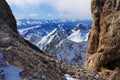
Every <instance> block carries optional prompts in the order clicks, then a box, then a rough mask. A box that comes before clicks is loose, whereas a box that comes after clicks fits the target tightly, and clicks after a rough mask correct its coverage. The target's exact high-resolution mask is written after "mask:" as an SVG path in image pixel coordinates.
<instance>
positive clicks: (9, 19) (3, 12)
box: [0, 0, 17, 32]
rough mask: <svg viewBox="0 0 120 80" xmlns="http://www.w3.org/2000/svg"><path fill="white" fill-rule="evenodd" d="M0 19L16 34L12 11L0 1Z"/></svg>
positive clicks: (2, 0) (3, 0)
mask: <svg viewBox="0 0 120 80" xmlns="http://www.w3.org/2000/svg"><path fill="white" fill-rule="evenodd" d="M0 19H1V20H2V21H3V22H4V23H6V24H7V25H8V26H9V27H10V28H11V29H12V30H13V31H14V32H17V28H16V20H15V17H14V16H13V15H12V11H11V10H10V7H9V6H8V4H7V3H6V2H5V0H0Z"/></svg>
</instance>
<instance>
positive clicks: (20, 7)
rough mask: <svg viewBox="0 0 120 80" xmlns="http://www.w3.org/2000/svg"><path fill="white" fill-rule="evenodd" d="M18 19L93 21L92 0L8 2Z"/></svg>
mask: <svg viewBox="0 0 120 80" xmlns="http://www.w3.org/2000/svg"><path fill="white" fill-rule="evenodd" d="M6 1H7V2H8V3H9V5H10V6H11V8H12V11H13V13H14V15H15V17H16V18H17V19H21V18H38V19H58V18H60V19H68V18H70V19H91V11H90V4H91V0H6Z"/></svg>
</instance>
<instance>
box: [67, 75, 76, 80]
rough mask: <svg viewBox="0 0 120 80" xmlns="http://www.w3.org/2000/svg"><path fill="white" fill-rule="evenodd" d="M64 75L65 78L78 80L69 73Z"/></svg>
mask: <svg viewBox="0 0 120 80" xmlns="http://www.w3.org/2000/svg"><path fill="white" fill-rule="evenodd" d="M65 77H66V79H67V80H78V79H74V78H72V77H71V76H70V75H69V74H65Z"/></svg>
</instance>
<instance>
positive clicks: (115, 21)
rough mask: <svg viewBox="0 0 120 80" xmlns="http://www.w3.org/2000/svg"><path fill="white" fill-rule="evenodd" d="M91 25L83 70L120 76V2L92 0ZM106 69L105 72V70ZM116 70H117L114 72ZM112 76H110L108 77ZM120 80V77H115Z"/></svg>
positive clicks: (115, 0)
mask: <svg viewBox="0 0 120 80" xmlns="http://www.w3.org/2000/svg"><path fill="white" fill-rule="evenodd" d="M91 11H92V17H93V25H92V29H91V31H90V34H89V38H88V39H89V40H88V54H87V58H86V61H85V64H84V66H85V68H86V69H90V70H95V71H96V70H97V71H100V72H102V71H103V70H104V71H106V72H108V71H109V73H108V74H107V75H106V72H104V73H103V74H102V73H101V74H102V75H104V76H107V77H110V78H114V76H115V74H116V76H120V74H117V73H119V71H120V0H92V6H91ZM105 69H106V70H105ZM116 69H117V70H116ZM110 75H112V76H110ZM116 78H117V79H114V80H120V77H119V78H118V77H116Z"/></svg>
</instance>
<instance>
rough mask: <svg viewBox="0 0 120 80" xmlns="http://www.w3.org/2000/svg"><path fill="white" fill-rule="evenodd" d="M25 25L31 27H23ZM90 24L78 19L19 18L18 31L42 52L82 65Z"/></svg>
mask: <svg viewBox="0 0 120 80" xmlns="http://www.w3.org/2000/svg"><path fill="white" fill-rule="evenodd" d="M27 25H28V26H31V27H27V28H24V27H23V26H27ZM90 25H91V24H90V21H79V20H76V21H72V20H71V21H70V20H64V21H63V20H62V21H61V20H51V21H49V20H47V21H46V20H45V21H44V20H40V21H34V20H29V21H25V20H20V21H18V31H19V33H20V34H21V35H22V36H23V37H24V38H25V39H27V40H29V41H30V42H32V43H33V44H35V45H36V46H38V47H39V48H40V49H41V50H43V52H45V53H47V54H49V55H51V56H54V57H55V58H57V59H59V60H64V61H66V62H68V63H69V64H72V65H79V66H82V65H83V63H84V60H85V56H86V51H87V37H88V33H89V29H90Z"/></svg>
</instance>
